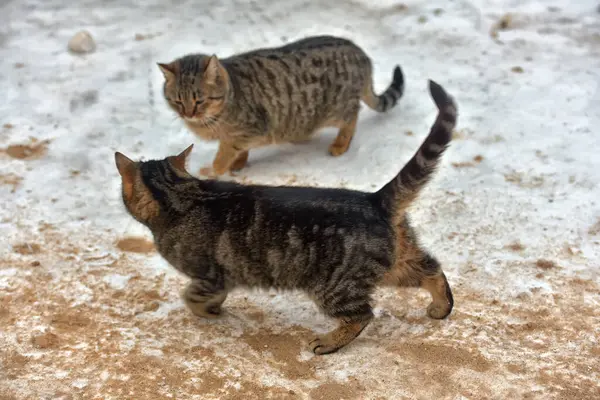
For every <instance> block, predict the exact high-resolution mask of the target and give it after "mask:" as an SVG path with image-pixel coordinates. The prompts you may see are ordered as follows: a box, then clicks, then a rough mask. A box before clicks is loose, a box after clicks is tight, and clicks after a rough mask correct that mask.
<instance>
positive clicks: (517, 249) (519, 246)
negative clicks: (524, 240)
mask: <svg viewBox="0 0 600 400" xmlns="http://www.w3.org/2000/svg"><path fill="white" fill-rule="evenodd" d="M506 248H507V249H509V250H511V251H514V252H520V251H523V250H525V246H523V245H522V244H521V243H520V242H518V241H516V242H512V243H511V244H509V245H508V246H506Z"/></svg>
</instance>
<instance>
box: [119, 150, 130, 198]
mask: <svg viewBox="0 0 600 400" xmlns="http://www.w3.org/2000/svg"><path fill="white" fill-rule="evenodd" d="M115 164H117V169H118V170H119V175H121V179H122V181H123V193H125V196H126V197H127V199H131V195H132V194H133V183H134V181H135V162H134V161H132V160H130V159H129V158H128V157H126V156H125V155H123V154H122V153H119V152H118V151H117V152H116V153H115Z"/></svg>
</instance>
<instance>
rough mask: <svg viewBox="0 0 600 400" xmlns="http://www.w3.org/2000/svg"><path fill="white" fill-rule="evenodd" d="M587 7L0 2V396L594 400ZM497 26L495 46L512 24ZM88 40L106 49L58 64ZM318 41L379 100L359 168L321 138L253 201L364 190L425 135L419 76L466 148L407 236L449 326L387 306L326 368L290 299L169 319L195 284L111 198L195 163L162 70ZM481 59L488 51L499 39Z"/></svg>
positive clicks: (591, 24) (431, 112)
mask: <svg viewBox="0 0 600 400" xmlns="http://www.w3.org/2000/svg"><path fill="white" fill-rule="evenodd" d="M599 11H600V10H598V3H597V2H596V1H590V0H581V1H577V2H571V1H567V0H556V1H541V0H539V1H527V0H525V1H509V0H496V1H442V0H432V1H423V0H420V1H417V0H412V1H405V2H403V3H398V2H393V1H367V0H353V1H349V2H344V1H332V2H306V1H299V0H288V1H273V0H265V1H262V2H258V1H255V2H252V1H241V0H226V1H204V2H197V1H196V2H194V1H189V0H188V1H186V0H178V1H173V2H165V1H157V0H150V1H145V2H136V1H121V2H113V1H97V0H96V1H89V0H85V1H82V2H79V3H74V2H67V1H64V0H44V1H42V0H27V1H17V0H13V1H4V2H3V3H2V5H0V15H1V16H0V20H1V21H2V23H1V24H0V58H1V59H2V64H1V65H0V93H2V96H0V149H2V151H0V196H1V197H0V199H1V204H2V207H1V208H0V398H3V399H4V398H7V399H40V398H48V399H50V398H52V399H84V398H104V399H121V398H135V399H144V398H148V399H158V398H189V399H227V398H230V399H255V398H256V399H266V398H273V399H283V398H289V399H296V398H297V399H308V398H311V399H342V398H344V399H398V398H406V399H430V398H440V399H442V398H444V399H459V398H460V399H463V398H466V399H484V398H485V399H505V398H532V399H533V398H536V399H537V398H539V399H551V398H556V399H591V398H594V397H596V398H600V386H599V381H600V374H599V371H600V368H599V367H598V366H599V365H600V362H599V358H600V343H599V340H600V332H599V331H598V329H599V328H598V327H599V326H600V312H599V311H598V307H599V305H600V286H599V285H600V282H599V276H598V270H599V267H600V246H599V244H600V209H599V207H598V199H600V189H599V186H598V184H599V183H600V157H598V154H600V137H599V136H598V135H599V132H598V126H600V91H599V90H598V86H599V83H600V12H599ZM507 13H511V15H512V17H511V18H510V19H509V20H508V24H507V25H508V26H507V27H506V29H500V30H497V32H496V33H497V34H496V35H491V34H490V32H493V31H494V26H495V25H496V24H497V23H498V22H499V21H500V20H501V19H502V18H503V17H504V16H505V15H506V14H507ZM82 30H86V31H88V32H90V34H91V35H92V37H93V39H94V41H95V43H96V49H95V51H94V52H92V53H90V54H84V55H78V54H73V53H70V52H69V51H68V48H67V46H68V42H69V40H70V38H71V37H72V36H73V35H74V34H76V33H77V32H79V31H82ZM313 34H336V35H341V36H345V37H348V38H351V39H353V40H354V41H355V42H356V43H358V44H359V45H361V46H362V47H363V48H364V49H365V50H366V51H367V52H368V53H369V54H370V56H371V57H372V59H373V60H374V65H375V82H376V87H377V88H378V89H379V90H383V89H384V88H385V87H386V86H387V85H388V84H389V82H390V80H391V76H392V71H393V68H394V66H395V65H396V64H400V65H401V66H402V68H403V71H404V73H405V78H406V82H407V90H406V93H405V96H404V98H403V99H402V101H401V103H400V105H399V107H397V108H395V109H394V110H392V111H391V112H390V113H388V114H386V115H377V114H375V113H374V112H371V111H370V110H367V109H364V110H363V111H362V113H361V115H360V121H359V123H358V132H357V135H356V137H355V139H354V141H353V143H352V146H351V148H350V150H349V152H348V153H347V154H345V155H344V156H343V157H340V158H332V157H330V156H329V155H328V154H327V146H328V144H329V142H330V141H331V140H332V139H333V135H334V131H332V130H326V131H325V132H324V133H323V134H322V135H320V136H319V137H317V138H315V139H314V140H313V141H312V142H310V143H308V144H303V145H285V146H279V147H277V148H267V149H262V150H257V151H253V152H251V155H250V160H249V166H248V168H247V169H244V170H243V171H242V172H241V173H239V174H238V175H237V176H235V177H226V179H235V180H238V181H243V182H255V183H271V184H285V183H288V182H289V183H293V184H294V185H304V184H306V185H317V186H336V187H348V188H355V189H361V190H367V191H373V190H376V189H378V188H379V187H381V186H382V185H383V184H384V183H385V182H386V181H387V180H388V179H390V178H391V177H392V176H394V175H395V174H396V172H397V171H398V169H399V168H400V167H401V166H402V165H403V164H404V162H406V160H407V159H408V158H409V157H410V156H411V154H412V153H413V152H414V151H415V149H416V148H417V146H418V145H419V143H420V142H421V141H422V140H423V138H424V136H425V135H426V133H427V131H428V129H429V126H430V125H431V123H432V122H433V119H434V118H435V113H436V111H435V107H434V105H433V103H432V101H431V99H430V98H429V96H428V93H427V90H426V88H427V79H429V78H431V79H434V80H436V81H437V82H439V83H440V84H442V85H443V86H444V87H445V88H446V89H447V90H448V91H449V92H450V93H451V94H453V95H454V96H455V98H456V100H457V102H458V104H459V111H460V117H459V126H458V128H457V130H456V133H455V141H454V142H453V144H452V147H451V149H450V150H449V152H448V153H447V155H446V157H445V159H444V163H443V166H442V168H440V170H439V172H438V174H437V175H436V178H435V179H434V180H433V182H432V183H431V185H430V186H429V187H428V189H427V190H426V191H425V192H424V194H423V196H422V197H421V199H420V201H419V202H418V204H416V205H415V206H414V208H413V210H412V214H413V220H414V223H415V225H416V226H418V230H419V232H420V233H421V236H422V241H423V243H424V244H426V246H427V247H428V248H429V249H431V251H432V252H433V253H434V254H435V255H436V256H437V257H438V258H439V259H440V260H443V263H444V269H445V271H446V274H447V275H448V278H449V280H450V283H451V285H452V287H453V290H454V295H455V302H456V304H455V311H454V312H453V314H452V315H451V317H450V318H449V319H447V320H444V321H432V320H430V319H428V318H427V317H426V315H425V307H426V306H427V304H428V298H427V295H426V294H425V293H423V292H421V291H400V292H397V293H395V292H393V291H391V290H382V291H381V292H379V293H378V295H377V300H378V305H377V309H376V316H377V318H376V319H375V320H374V322H373V323H372V324H371V325H370V326H369V327H368V328H367V329H366V330H365V331H364V332H363V334H362V335H361V336H360V337H359V338H358V339H357V340H356V341H355V342H354V343H352V344H351V345H350V346H347V347H346V348H344V349H343V350H342V351H340V352H339V353H337V354H333V355H330V356H325V357H317V356H313V355H312V353H310V352H309V351H308V350H307V342H308V340H310V336H311V334H312V332H317V333H319V332H325V331H327V330H328V329H331V328H332V327H333V322H332V321H329V320H328V319H326V318H325V317H323V316H322V315H320V314H318V313H317V310H316V308H315V306H314V305H313V304H312V303H311V302H310V301H309V300H308V299H306V298H305V297H304V296H303V295H301V294H298V293H286V294H281V293H274V292H273V293H271V292H245V291H239V292H235V293H233V294H231V295H230V297H229V299H228V300H227V301H226V303H225V307H226V310H227V312H226V314H225V315H224V316H223V318H221V319H219V320H216V321H204V320H199V319H197V318H195V317H193V316H192V315H191V313H189V312H188V311H186V310H185V308H184V307H183V305H182V303H181V301H180V299H179V291H180V290H181V288H183V286H184V285H185V282H186V280H185V279H184V278H183V277H181V276H180V275H178V274H177V273H176V272H175V271H174V270H172V269H171V268H170V267H169V266H168V265H167V264H166V262H165V261H163V260H162V259H161V258H160V257H159V256H158V255H157V254H156V253H154V252H137V253H132V252H124V251H122V250H121V249H120V248H118V247H117V246H116V243H117V242H118V241H119V240H121V239H122V238H125V237H130V236H138V237H139V236H142V237H146V238H149V235H148V232H147V231H146V230H145V229H144V228H143V227H141V226H140V225H139V224H137V223H136V222H135V221H133V220H132V218H130V217H129V216H128V215H127V214H126V212H125V211H124V209H123V206H122V204H121V200H120V197H119V178H118V174H117V171H116V169H115V166H114V161H113V154H114V152H115V151H117V150H118V151H121V152H123V153H125V154H126V155H128V156H129V157H132V158H145V159H149V158H157V157H161V158H162V157H165V156H167V155H171V154H175V153H178V152H180V151H181V150H183V149H184V148H186V147H187V146H188V145H189V144H191V143H194V144H195V145H196V146H195V147H194V152H193V153H192V154H193V156H192V159H191V162H190V165H189V167H190V170H191V171H197V170H198V169H199V168H200V167H203V166H205V165H208V164H209V163H210V162H211V161H212V157H213V155H214V152H215V150H216V144H214V143H203V142H201V141H200V140H199V139H197V138H195V137H194V136H193V135H192V134H191V133H189V132H187V131H186V130H185V129H184V127H183V126H182V124H181V123H180V122H179V121H178V120H177V119H176V118H174V116H173V114H172V113H171V111H170V110H169V109H168V108H167V106H166V105H165V104H164V101H163V99H162V97H161V80H162V78H161V75H160V72H159V71H158V68H156V65H155V63H156V62H167V61H170V60H171V59H173V58H175V57H177V56H180V55H183V54H185V53H189V52H203V53H216V54H218V55H221V56H227V55H230V54H233V53H235V52H239V51H245V50H249V49H252V48H255V47H260V46H270V45H280V44H283V43H286V42H289V41H291V40H295V39H298V38H301V37H304V36H307V35H313ZM493 36H495V37H493Z"/></svg>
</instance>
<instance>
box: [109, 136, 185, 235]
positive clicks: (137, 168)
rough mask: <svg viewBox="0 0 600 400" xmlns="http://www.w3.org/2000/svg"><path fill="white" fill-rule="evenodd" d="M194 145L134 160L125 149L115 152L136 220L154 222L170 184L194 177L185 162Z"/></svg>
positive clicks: (124, 193) (129, 208) (125, 200)
mask: <svg viewBox="0 0 600 400" xmlns="http://www.w3.org/2000/svg"><path fill="white" fill-rule="evenodd" d="M193 147H194V145H191V146H189V147H188V148H187V149H185V150H184V151H182V152H181V153H180V154H178V155H176V156H170V157H167V158H165V159H163V160H149V161H133V160H131V159H129V158H128V157H126V156H125V155H123V154H122V153H119V152H116V153H115V164H116V165H117V170H118V171H119V174H120V175H121V185H122V189H121V190H122V196H123V203H124V204H125V208H127V211H129V213H130V214H131V215H132V216H133V217H134V218H135V219H136V220H138V221H139V222H141V223H143V224H146V225H147V224H150V223H151V222H152V220H153V219H155V218H156V217H157V216H158V215H159V214H160V202H161V199H163V198H164V197H165V196H166V193H167V191H168V190H169V187H171V186H172V185H173V183H175V182H176V181H178V180H180V179H189V178H191V177H192V176H191V175H190V174H189V173H188V172H187V170H186V169H185V162H186V159H187V157H188V156H189V154H190V153H191V151H192V148H193Z"/></svg>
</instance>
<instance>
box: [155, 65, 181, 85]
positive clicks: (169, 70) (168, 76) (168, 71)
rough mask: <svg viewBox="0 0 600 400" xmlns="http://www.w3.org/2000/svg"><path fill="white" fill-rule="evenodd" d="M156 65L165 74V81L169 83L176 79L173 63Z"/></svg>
mask: <svg viewBox="0 0 600 400" xmlns="http://www.w3.org/2000/svg"><path fill="white" fill-rule="evenodd" d="M156 65H158V68H160V70H161V72H162V73H163V75H164V77H165V80H167V81H171V80H172V79H174V78H175V72H176V71H175V65H174V64H173V63H171V64H163V63H156Z"/></svg>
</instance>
